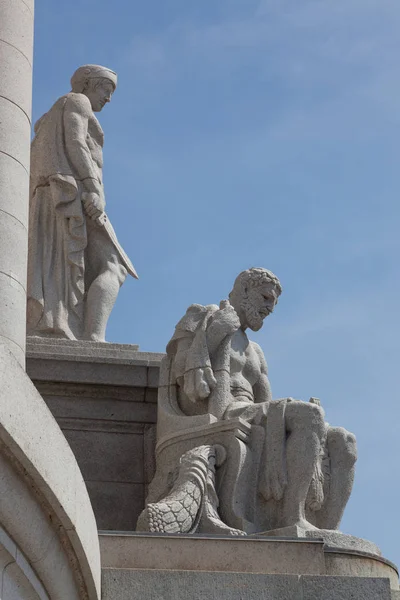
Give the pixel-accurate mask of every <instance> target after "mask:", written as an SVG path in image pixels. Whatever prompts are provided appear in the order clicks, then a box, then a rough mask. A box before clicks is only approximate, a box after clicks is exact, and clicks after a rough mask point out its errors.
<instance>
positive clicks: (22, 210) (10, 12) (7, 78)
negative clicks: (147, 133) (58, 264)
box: [0, 0, 34, 366]
mask: <svg viewBox="0 0 400 600" xmlns="http://www.w3.org/2000/svg"><path fill="white" fill-rule="evenodd" d="M33 10H34V0H0V344H6V345H7V346H8V348H9V349H10V350H11V351H12V352H13V354H14V355H15V356H16V358H17V359H18V361H19V362H20V363H21V365H22V366H24V363H25V332H26V326H25V323H26V316H25V315H26V269H27V255H28V202H29V154H30V132H31V97H32V54H33V52H32V51H33Z"/></svg>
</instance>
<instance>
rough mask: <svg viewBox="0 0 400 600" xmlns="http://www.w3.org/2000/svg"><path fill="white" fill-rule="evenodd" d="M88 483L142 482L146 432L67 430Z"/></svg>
mask: <svg viewBox="0 0 400 600" xmlns="http://www.w3.org/2000/svg"><path fill="white" fill-rule="evenodd" d="M64 435H65V437H66V438H67V441H68V443H69V444H70V446H71V448H72V450H73V452H74V454H75V458H76V460H77V461H78V464H81V465H82V467H81V469H82V475H83V477H84V479H85V481H109V482H116V483H117V482H119V483H125V482H126V483H143V481H144V470H143V462H144V460H143V432H142V434H137V435H135V434H127V433H116V432H114V431H113V432H108V431H90V432H88V431H85V430H81V431H76V430H71V429H64Z"/></svg>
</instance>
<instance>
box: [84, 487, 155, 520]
mask: <svg viewBox="0 0 400 600" xmlns="http://www.w3.org/2000/svg"><path fill="white" fill-rule="evenodd" d="M86 486H87V489H88V492H89V496H90V500H91V502H92V506H93V511H94V514H95V515H96V522H97V527H98V529H99V530H108V531H134V529H135V525H136V521H137V519H138V516H139V514H140V512H141V510H142V509H143V505H144V493H145V485H144V484H143V483H119V482H115V481H111V482H110V481H86Z"/></svg>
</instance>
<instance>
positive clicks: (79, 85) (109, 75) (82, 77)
mask: <svg viewBox="0 0 400 600" xmlns="http://www.w3.org/2000/svg"><path fill="white" fill-rule="evenodd" d="M98 78H104V79H109V80H110V81H111V82H112V83H113V85H114V87H115V88H116V87H117V74H116V73H115V72H114V71H112V70H111V69H108V68H107V67H102V66H101V65H83V66H82V67H79V69H77V70H76V71H75V73H74V74H73V75H72V77H71V87H72V91H73V92H77V93H81V92H82V91H83V90H84V88H85V84H86V82H87V81H88V80H89V79H98Z"/></svg>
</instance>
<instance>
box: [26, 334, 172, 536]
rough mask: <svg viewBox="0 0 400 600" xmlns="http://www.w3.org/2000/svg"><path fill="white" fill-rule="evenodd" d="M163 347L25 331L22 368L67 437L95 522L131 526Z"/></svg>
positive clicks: (140, 496) (139, 502) (147, 466)
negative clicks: (55, 337) (73, 339)
mask: <svg viewBox="0 0 400 600" xmlns="http://www.w3.org/2000/svg"><path fill="white" fill-rule="evenodd" d="M162 356H163V355H162V354H155V353H145V352H139V351H138V348H137V346H126V345H125V346H124V345H117V344H97V343H94V342H68V341H64V340H55V341H50V340H43V339H40V338H30V339H28V344H27V372H28V374H29V376H30V377H31V379H32V380H33V382H34V384H35V385H36V387H37V389H38V390H39V392H40V394H41V395H42V397H43V398H44V400H45V401H46V403H47V405H48V407H49V408H50V410H51V412H52V413H53V415H54V417H55V418H56V420H57V422H58V424H59V425H60V427H61V429H62V431H63V433H64V435H65V437H66V438H67V440H68V442H69V444H70V446H71V448H72V450H73V452H74V454H75V457H76V459H77V461H78V464H79V467H80V469H81V471H82V474H83V477H84V480H85V482H86V485H87V488H88V491H89V496H90V499H91V502H92V505H93V509H94V513H95V516H96V520H97V526H98V528H99V529H100V530H117V531H132V530H134V529H135V525H136V520H137V517H138V515H139V513H140V512H141V510H142V509H143V507H144V499H145V495H146V488H147V484H148V482H149V481H150V480H151V479H152V476H153V473H154V446H155V423H156V416H157V410H156V407H157V404H156V403H157V386H158V371H159V364H160V361H161V358H162Z"/></svg>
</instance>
